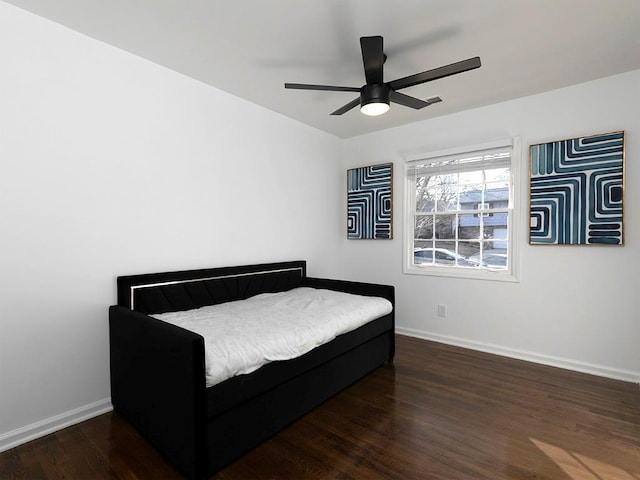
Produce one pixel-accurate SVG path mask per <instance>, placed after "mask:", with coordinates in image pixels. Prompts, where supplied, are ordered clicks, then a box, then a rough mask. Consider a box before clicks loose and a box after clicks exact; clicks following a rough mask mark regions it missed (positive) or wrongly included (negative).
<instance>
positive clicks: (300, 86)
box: [284, 83, 360, 92]
mask: <svg viewBox="0 0 640 480" xmlns="http://www.w3.org/2000/svg"><path fill="white" fill-rule="evenodd" d="M284 88H294V89H297V90H328V91H330V92H359V91H360V89H359V88H357V87H336V86H334V85H308V84H306V83H285V84H284Z"/></svg>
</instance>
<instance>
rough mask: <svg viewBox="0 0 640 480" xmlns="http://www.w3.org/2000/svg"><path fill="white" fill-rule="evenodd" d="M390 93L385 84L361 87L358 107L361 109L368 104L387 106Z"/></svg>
mask: <svg viewBox="0 0 640 480" xmlns="http://www.w3.org/2000/svg"><path fill="white" fill-rule="evenodd" d="M390 91H391V88H389V85H387V84H385V83H372V84H369V85H363V87H362V88H361V89H360V106H361V107H363V106H365V105H367V104H369V103H386V104H387V105H388V104H389V92H390Z"/></svg>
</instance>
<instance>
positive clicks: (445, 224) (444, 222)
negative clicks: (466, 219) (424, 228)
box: [434, 215, 456, 240]
mask: <svg viewBox="0 0 640 480" xmlns="http://www.w3.org/2000/svg"><path fill="white" fill-rule="evenodd" d="M434 230H435V237H436V238H439V239H452V240H453V239H455V238H456V215H436V216H435V218H434Z"/></svg>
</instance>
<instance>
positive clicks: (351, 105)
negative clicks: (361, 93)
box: [331, 97, 360, 115]
mask: <svg viewBox="0 0 640 480" xmlns="http://www.w3.org/2000/svg"><path fill="white" fill-rule="evenodd" d="M358 105H360V97H358V98H356V99H355V100H353V101H351V102H349V103H347V104H346V105H343V106H342V107H340V108H339V109H338V110H336V111H335V112H331V115H342V114H343V113H346V112H348V111H349V110H351V109H352V108H354V107H356V106H358Z"/></svg>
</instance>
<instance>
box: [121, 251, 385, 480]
mask: <svg viewBox="0 0 640 480" xmlns="http://www.w3.org/2000/svg"><path fill="white" fill-rule="evenodd" d="M117 284H118V305H114V306H112V307H110V309H109V340H110V353H111V401H112V403H113V407H114V410H115V411H116V412H118V413H119V414H120V415H122V416H123V417H125V418H126V419H127V420H128V421H129V422H130V423H131V424H132V425H133V426H134V427H135V428H136V429H137V430H138V431H139V432H141V433H142V434H143V435H144V436H145V437H146V438H147V439H148V440H149V441H150V442H151V443H152V444H153V445H154V446H155V447H156V448H157V449H158V450H159V451H160V452H161V453H162V454H163V455H164V457H165V458H166V459H167V460H168V461H169V462H170V463H172V464H173V465H174V466H175V467H176V468H177V469H178V470H179V471H180V472H182V473H183V474H184V475H185V476H187V477H189V478H196V479H201V478H206V477H208V476H210V475H212V474H213V473H215V472H216V471H218V470H220V469H221V468H222V467H224V466H225V465H227V464H229V463H230V462H231V461H233V460H235V459H236V458H238V457H239V456H241V455H242V454H243V453H245V452H247V451H248V450H250V449H251V448H253V447H255V446H257V445H258V444H259V443H261V442H262V441H264V440H266V439H267V438H269V437H270V436H272V435H273V434H274V433H276V432H278V431H279V430H281V429H282V428H284V427H285V426H287V425H288V424H290V423H291V422H293V421H294V420H296V419H297V418H299V417H300V416H302V415H303V414H305V413H306V412H308V411H309V410H311V409H312V408H314V407H316V406H317V405H319V404H320V403H322V402H323V401H325V400H327V399H328V398H330V397H331V396H333V395H334V394H336V393H337V392H339V391H340V390H342V389H344V388H345V387H347V386H349V385H350V384H352V383H353V382H355V381H357V380H358V379H360V378H361V377H363V376H364V375H366V374H367V373H369V372H371V371H372V370H374V369H376V368H377V367H379V366H381V365H383V364H384V363H386V362H391V361H392V360H393V356H394V353H395V338H394V312H393V311H392V312H391V313H390V314H388V315H385V316H383V317H380V318H378V319H375V320H373V321H372V322H369V323H367V324H366V325H363V326H362V327H360V328H358V329H356V330H353V331H351V332H348V333H346V334H343V335H340V336H338V337H336V338H335V339H334V340H332V341H331V342H329V343H327V344H325V345H322V346H320V347H318V348H316V349H314V350H312V351H311V352H309V353H307V354H305V355H303V356H301V357H298V358H295V359H293V360H287V361H278V362H272V363H269V364H267V365H264V366H263V367H261V368H260V369H258V370H256V371H255V372H253V373H250V374H247V375H239V376H237V377H234V378H231V379H229V380H226V381H224V382H222V383H219V384H217V385H214V386H211V387H208V388H207V387H206V385H205V364H204V340H203V338H202V337H201V336H200V335H198V334H196V333H193V332H190V331H188V330H185V329H182V328H180V327H177V326H174V325H171V324H168V323H166V322H163V321H161V320H157V319H155V318H153V317H151V316H150V315H153V314H156V313H161V312H168V311H179V310H188V309H192V308H198V307H202V306H205V305H214V304H218V303H222V302H227V301H233V300H241V299H245V298H248V297H251V296H253V295H256V294H259V293H265V292H278V291H285V290H289V289H291V288H295V287H299V286H308V287H315V288H326V289H330V290H338V291H343V292H349V293H355V294H360V295H368V296H379V297H384V298H386V299H388V300H389V301H391V303H392V304H394V300H395V299H394V288H393V287H392V286H386V285H375V284H367V283H359V282H347V281H341V280H329V279H319V278H309V277H307V275H306V262H304V261H294V262H280V263H270V264H261V265H244V266H236V267H224V268H213V269H203V270H188V271H179V272H168V273H154V274H144V275H132V276H125V277H118V280H117Z"/></svg>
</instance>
